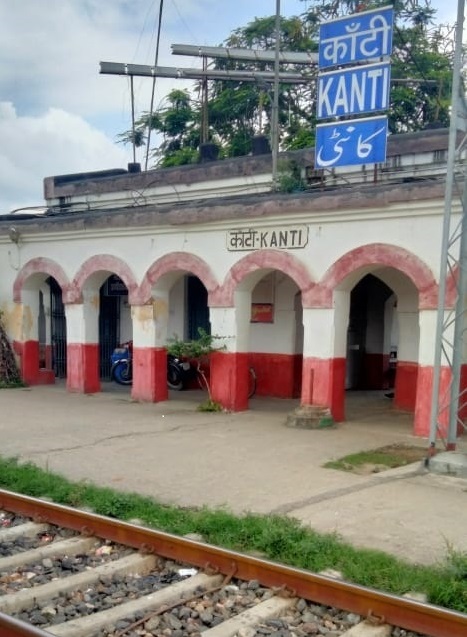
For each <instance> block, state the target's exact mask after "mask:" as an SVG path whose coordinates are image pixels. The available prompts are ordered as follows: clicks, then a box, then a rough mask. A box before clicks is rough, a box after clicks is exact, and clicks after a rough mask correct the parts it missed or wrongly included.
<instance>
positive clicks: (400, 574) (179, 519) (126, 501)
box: [0, 458, 467, 613]
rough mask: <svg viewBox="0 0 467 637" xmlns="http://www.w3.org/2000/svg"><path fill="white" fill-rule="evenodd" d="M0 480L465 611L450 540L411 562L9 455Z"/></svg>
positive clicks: (464, 574) (459, 559)
mask: <svg viewBox="0 0 467 637" xmlns="http://www.w3.org/2000/svg"><path fill="white" fill-rule="evenodd" d="M0 486H1V487H2V488H5V489H10V490H12V491H17V492H19V493H23V494H26V495H31V496H36V497H47V498H50V499H51V500H53V501H54V502H58V503H60V504H66V505H69V506H74V507H87V508H90V509H91V510H93V511H95V512H96V513H99V514H101V515H107V516H110V517H114V518H118V519H121V520H126V521H128V520H131V519H133V518H138V519H140V520H142V522H143V524H146V525H147V526H150V527H153V528H157V529H159V530H162V531H166V532H169V533H174V534H177V535H185V534H187V533H200V534H201V535H202V536H203V537H204V539H205V540H206V541H207V542H209V543H211V544H214V545H217V546H223V547H226V548H229V549H234V550H237V551H242V552H251V551H256V552H260V553H261V554H263V555H265V556H266V557H268V558H270V559H273V560H275V561H277V562H282V563H284V564H289V565H291V566H295V567H299V568H304V569H308V570H311V571H320V570H323V569H325V568H333V569H337V570H339V571H341V572H342V573H343V575H344V577H345V578H346V579H347V580H348V581H351V582H354V583H356V584H361V585H364V586H369V587H373V588H376V589H378V590H382V591H386V592H389V593H394V594H399V595H400V594H403V593H406V592H408V591H418V592H420V593H425V594H426V595H427V597H428V599H429V601H430V602H431V603H432V604H437V605H440V606H445V607H447V608H451V609H453V610H457V611H460V612H463V613H465V612H467V555H466V554H465V553H461V552H456V551H455V550H453V548H452V547H449V546H448V549H447V559H446V561H445V562H444V563H440V564H439V565H435V566H432V567H427V566H417V565H411V564H407V563H405V562H403V561H402V560H399V559H396V558H394V557H392V556H390V555H387V554H385V553H383V552H380V551H373V550H366V549H356V548H354V547H352V546H350V545H348V544H346V543H345V542H343V541H342V540H341V539H340V538H339V536H338V535H336V534H322V533H317V532H315V531H313V530H312V529H310V528H308V527H305V526H303V525H302V524H301V523H300V522H299V521H298V520H295V519H293V518H289V517H285V516H276V515H257V514H253V513H247V514H245V515H243V516H235V515H234V514H233V513H231V512H230V511H228V510H227V509H226V508H218V509H214V510H212V509H208V508H205V507H204V508H199V509H196V508H180V507H174V506H168V505H164V504H160V503H158V502H156V501H154V500H153V499H152V498H149V497H144V496H140V495H138V494H135V493H122V492H118V491H114V490H112V489H109V488H102V487H98V486H96V485H93V484H90V483H88V482H87V481H81V482H78V483H73V482H71V481H69V480H67V479H65V478H63V477H62V476H60V475H56V474H53V473H50V472H47V471H43V470H42V469H39V468H38V467H36V466H34V465H33V464H31V463H26V464H21V463H19V462H18V460H17V459H15V458H9V459H2V458H0Z"/></svg>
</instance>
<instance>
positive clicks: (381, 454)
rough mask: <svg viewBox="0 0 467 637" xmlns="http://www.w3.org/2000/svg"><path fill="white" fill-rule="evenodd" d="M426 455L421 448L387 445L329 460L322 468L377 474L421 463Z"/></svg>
mask: <svg viewBox="0 0 467 637" xmlns="http://www.w3.org/2000/svg"><path fill="white" fill-rule="evenodd" d="M426 454H427V451H426V449H425V448H422V447H412V446H405V445H388V446H386V447H379V448H378V449H373V450H371V451H360V452H359V453H352V454H349V455H348V456H344V457H343V458H339V459H338V460H330V461H329V462H326V464H325V465H324V467H326V468H327V469H339V470H340V471H351V472H353V473H379V472H380V471H385V470H386V469H395V468H396V467H403V466H405V465H407V464H411V463H413V462H421V461H422V460H423V459H424V458H426Z"/></svg>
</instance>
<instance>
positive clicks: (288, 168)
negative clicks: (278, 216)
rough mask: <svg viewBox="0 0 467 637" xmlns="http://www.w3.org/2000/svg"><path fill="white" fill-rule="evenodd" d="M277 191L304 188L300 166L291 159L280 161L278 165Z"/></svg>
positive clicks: (293, 190)
mask: <svg viewBox="0 0 467 637" xmlns="http://www.w3.org/2000/svg"><path fill="white" fill-rule="evenodd" d="M278 169H279V170H278V178H279V191H280V192H298V191H300V190H305V184H304V182H303V179H302V176H301V173H300V166H299V165H298V164H297V162H295V161H293V160H289V161H282V162H280V163H279V166H278Z"/></svg>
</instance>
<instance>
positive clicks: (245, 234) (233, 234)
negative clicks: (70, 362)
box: [226, 226, 308, 252]
mask: <svg viewBox="0 0 467 637" xmlns="http://www.w3.org/2000/svg"><path fill="white" fill-rule="evenodd" d="M226 239H227V250H229V252H236V251H239V250H261V249H264V248H276V249H280V250H295V249H298V248H304V247H305V246H306V245H307V244H308V226H287V227H286V228H284V227H276V228H267V229H266V230H257V229H256V228H255V229H254V228H240V229H238V230H229V231H228V232H227V237H226Z"/></svg>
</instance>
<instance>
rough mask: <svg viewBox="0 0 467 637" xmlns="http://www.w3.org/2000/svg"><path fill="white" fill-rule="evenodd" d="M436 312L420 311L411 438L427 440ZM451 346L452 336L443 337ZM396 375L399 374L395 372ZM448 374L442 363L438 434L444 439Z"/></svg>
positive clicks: (447, 408)
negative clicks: (417, 361)
mask: <svg viewBox="0 0 467 637" xmlns="http://www.w3.org/2000/svg"><path fill="white" fill-rule="evenodd" d="M436 318H437V310H420V350H419V359H418V360H419V369H418V376H417V396H416V404H415V417H414V435H416V436H423V437H426V438H428V437H429V435H430V422H431V402H432V391H433V377H434V373H433V370H434V367H433V365H434V353H435V340H436ZM446 337H447V339H448V340H450V341H451V342H452V338H453V334H447V335H446ZM398 373H399V372H398ZM450 381H451V370H450V368H449V366H448V365H447V363H446V361H445V360H444V361H442V367H441V370H440V392H439V405H440V412H439V419H438V424H439V426H440V434H441V435H442V436H446V435H447V428H448V422H449V407H448V405H449V398H450V396H449V385H450Z"/></svg>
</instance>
